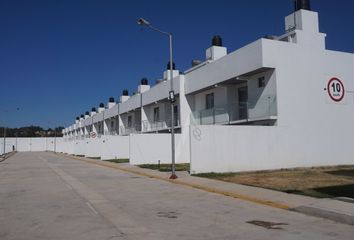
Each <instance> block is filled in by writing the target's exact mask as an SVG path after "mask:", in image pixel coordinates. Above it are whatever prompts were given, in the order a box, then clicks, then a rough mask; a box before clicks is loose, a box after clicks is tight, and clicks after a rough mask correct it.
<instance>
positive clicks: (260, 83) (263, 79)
mask: <svg viewBox="0 0 354 240" xmlns="http://www.w3.org/2000/svg"><path fill="white" fill-rule="evenodd" d="M258 87H259V88H262V87H265V78H264V77H260V78H258Z"/></svg>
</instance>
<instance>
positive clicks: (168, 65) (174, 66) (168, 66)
mask: <svg viewBox="0 0 354 240" xmlns="http://www.w3.org/2000/svg"><path fill="white" fill-rule="evenodd" d="M166 69H167V70H170V69H171V67H170V61H168V63H167V68H166ZM172 69H173V70H176V65H175V63H174V62H172Z"/></svg>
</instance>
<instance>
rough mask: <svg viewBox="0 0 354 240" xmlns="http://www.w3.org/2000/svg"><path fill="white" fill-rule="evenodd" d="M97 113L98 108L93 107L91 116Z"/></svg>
mask: <svg viewBox="0 0 354 240" xmlns="http://www.w3.org/2000/svg"><path fill="white" fill-rule="evenodd" d="M95 114H96V108H94V107H93V108H91V114H90V116H91V117H92V116H93V115H95Z"/></svg>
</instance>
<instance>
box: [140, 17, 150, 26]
mask: <svg viewBox="0 0 354 240" xmlns="http://www.w3.org/2000/svg"><path fill="white" fill-rule="evenodd" d="M137 23H138V24H139V25H147V26H148V25H150V23H149V22H148V21H147V20H145V19H144V18H139V20H138V21H137Z"/></svg>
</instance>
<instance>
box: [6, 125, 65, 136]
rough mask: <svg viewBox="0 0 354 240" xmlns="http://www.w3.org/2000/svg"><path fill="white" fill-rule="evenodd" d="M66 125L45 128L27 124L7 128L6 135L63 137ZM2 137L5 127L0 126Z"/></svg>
mask: <svg viewBox="0 0 354 240" xmlns="http://www.w3.org/2000/svg"><path fill="white" fill-rule="evenodd" d="M63 129H64V127H57V128H55V129H51V128H48V129H47V130H44V129H43V128H41V127H39V126H27V127H20V128H6V137H54V136H57V137H62V136H63V134H62V133H61V132H62V130H63ZM0 137H4V127H0Z"/></svg>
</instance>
